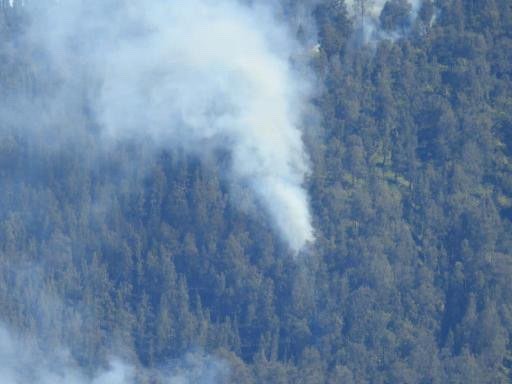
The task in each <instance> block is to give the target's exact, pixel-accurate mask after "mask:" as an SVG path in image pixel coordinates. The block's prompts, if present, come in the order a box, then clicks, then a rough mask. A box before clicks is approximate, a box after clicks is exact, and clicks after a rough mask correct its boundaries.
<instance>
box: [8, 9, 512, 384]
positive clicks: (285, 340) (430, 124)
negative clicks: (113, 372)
mask: <svg viewBox="0 0 512 384" xmlns="http://www.w3.org/2000/svg"><path fill="white" fill-rule="evenodd" d="M281 3H282V4H281V6H282V7H283V9H284V12H283V13H282V16H281V17H284V18H286V17H289V18H293V15H294V12H295V10H296V8H297V7H298V4H299V3H300V2H294V1H291V0H289V1H281ZM303 3H304V4H306V3H308V2H303ZM355 3H356V6H360V9H361V10H362V11H363V13H362V14H359V13H357V14H356V15H355V16H354V15H353V10H352V9H351V8H350V7H352V2H350V6H349V5H348V4H345V3H344V2H343V1H342V0H339V1H338V0H320V1H317V2H311V4H310V5H309V9H310V16H311V19H312V20H314V22H315V25H316V28H315V29H316V39H317V40H318V45H316V46H315V47H314V48H308V49H306V50H305V51H306V53H305V54H304V57H305V59H304V60H307V65H308V66H309V67H310V68H311V70H312V71H314V73H315V76H316V79H317V80H316V83H315V84H316V87H317V89H318V91H317V92H316V93H315V96H314V100H313V104H314V106H315V112H314V113H312V114H313V115H314V117H312V118H311V119H310V120H311V125H312V127H311V128H310V129H308V128H307V127H306V128H305V129H304V137H303V138H304V141H305V146H306V147H307V152H308V154H309V158H310V163H311V172H310V174H309V176H308V177H307V180H306V183H305V188H306V189H307V191H308V193H309V196H310V204H311V214H312V220H313V227H314V228H315V241H314V242H312V243H311V244H308V245H307V249H305V250H304V251H303V252H302V253H301V254H300V255H298V256H297V255H295V254H294V252H292V251H290V250H289V249H288V247H287V244H286V243H284V242H283V241H282V239H281V238H280V237H279V236H278V235H277V234H276V233H275V231H274V230H273V228H272V225H270V224H268V223H267V222H266V221H265V220H263V219H262V218H261V217H259V216H258V215H257V214H254V212H250V211H244V210H240V209H238V208H237V202H236V201H235V200H234V199H233V197H232V194H231V192H230V188H229V186H228V182H227V181H226V179H225V178H224V177H223V173H222V172H223V171H222V165H219V164H210V163H205V162H203V161H200V160H198V159H197V158H196V157H195V156H193V155H191V154H189V153H186V152H180V151H175V150H166V149H165V148H163V149H161V150H159V151H158V154H157V155H155V156H153V155H150V154H149V152H151V151H150V150H147V147H146V146H145V144H141V143H134V142H130V141H129V140H128V141H124V142H120V143H118V144H116V147H115V150H111V149H107V148H105V147H102V146H101V145H98V143H97V141H96V139H95V137H96V135H97V131H98V129H99V128H98V126H97V125H96V124H95V121H94V119H93V118H92V117H91V115H92V113H91V111H90V110H89V109H88V94H87V90H83V89H75V91H76V92H75V93H74V94H76V95H78V96H76V99H75V100H74V106H75V108H74V109H73V110H70V109H69V108H66V109H62V110H61V109H59V107H58V106H55V105H53V104H52V103H51V100H52V97H53V96H54V95H55V93H58V82H59V80H58V79H59V74H58V68H52V67H50V66H49V65H45V64H42V63H43V61H42V60H40V58H41V56H44V53H42V52H40V50H38V47H37V46H35V45H34V44H33V42H32V41H31V39H30V38H28V37H27V34H26V33H25V32H24V31H25V30H26V29H27V28H28V25H29V24H30V23H31V22H32V20H31V17H30V16H29V15H28V14H27V11H26V7H28V5H26V6H24V5H22V3H21V2H19V1H18V2H16V1H15V2H14V4H13V6H11V5H9V4H8V2H7V1H5V0H2V1H1V3H0V94H1V102H0V193H1V200H0V321H1V323H2V324H3V325H4V326H5V327H6V329H9V330H16V331H15V332H17V334H18V335H19V338H21V339H24V340H31V343H33V344H35V345H37V349H38V350H40V351H41V353H43V354H49V353H53V352H52V351H54V350H55V348H56V346H58V347H59V348H61V347H62V348H66V349H68V350H69V354H70V356H71V357H72V359H73V360H74V361H76V362H77V365H79V366H80V367H82V368H81V369H83V370H84V371H85V372H90V373H91V375H93V374H94V372H95V370H96V369H97V367H99V366H100V367H105V365H106V364H107V362H108V359H109V358H110V356H112V355H116V356H119V357H120V358H122V359H124V360H125V361H128V362H129V363H130V364H133V365H134V366H135V367H136V369H137V370H138V371H140V372H141V373H140V378H139V379H137V380H138V381H137V382H142V383H144V382H147V383H158V382H159V381H158V379H157V378H155V377H153V378H151V377H150V376H151V375H145V374H143V372H150V371H151V370H152V369H157V368H158V369H160V368H161V367H168V366H170V365H173V364H176V362H177V361H180V359H183V356H185V355H187V354H189V353H196V352H193V351H198V352H197V353H198V354H201V355H207V356H209V357H208V358H212V359H216V360H218V361H220V362H222V364H224V365H225V366H226V367H227V368H226V370H221V372H220V373H218V375H217V376H218V377H214V378H212V379H211V380H212V382H219V383H221V382H222V383H224V382H233V383H307V384H314V383H344V384H350V383H465V384H468V383H475V384H482V383H508V382H512V253H511V252H512V2H511V1H510V0H479V1H475V0H434V1H431V0H424V1H423V2H421V3H420V7H419V9H418V10H417V16H416V17H415V18H412V17H411V12H413V10H412V7H411V5H410V4H409V3H408V2H407V1H405V0H389V1H387V2H386V4H385V5H384V7H383V8H382V12H381V13H380V15H379V17H378V20H376V21H375V23H376V25H377V24H378V28H379V29H380V30H381V32H380V33H374V34H373V35H372V36H371V37H370V38H363V37H362V34H361V25H362V24H361V23H364V20H360V19H361V18H364V9H365V3H367V2H366V1H362V0H360V1H356V2H355ZM29 4H30V3H29ZM304 4H303V5H304ZM414 12H416V11H414ZM290 24H291V25H293V26H294V28H296V31H295V32H296V34H297V36H298V39H299V40H300V39H302V40H304V41H306V40H307V39H303V38H302V35H303V34H304V30H303V28H302V27H301V26H300V25H298V24H297V23H296V24H294V23H290ZM386 31H387V32H386ZM393 31H394V33H392V32H393ZM304 44H305V45H306V46H307V45H308V44H310V42H305V43H304ZM77 76H79V74H78V75H77ZM77 84H78V85H77ZM77 84H73V85H71V87H77V88H78V87H79V84H81V83H77ZM27 111H29V112H30V115H29V116H27ZM313 126H314V127H313ZM191 351H192V352H191ZM1 357H2V355H1V354H0V359H1ZM1 365H2V361H0V372H2V369H1ZM0 382H2V378H1V377H0ZM27 382H37V381H27ZM190 382H191V383H193V382H198V383H200V382H202V381H199V380H198V381H194V380H193V379H191V380H190ZM8 384H11V382H8Z"/></svg>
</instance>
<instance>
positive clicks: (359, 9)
mask: <svg viewBox="0 0 512 384" xmlns="http://www.w3.org/2000/svg"><path fill="white" fill-rule="evenodd" d="M388 1H389V0H345V4H346V6H347V10H348V12H349V14H350V15H351V17H352V18H353V19H354V20H355V22H356V25H358V26H359V28H360V29H361V32H362V38H363V40H364V42H365V43H368V42H372V41H376V40H377V41H378V40H380V39H383V38H385V39H396V38H398V37H400V36H402V34H403V32H404V31H403V30H393V31H389V30H384V29H383V28H382V26H381V23H380V20H379V18H380V15H381V13H382V10H383V9H384V6H385V5H386V3H387V2H388ZM408 3H409V4H410V6H411V8H410V22H411V24H412V23H413V22H414V20H416V17H417V15H418V11H419V10H420V8H421V4H422V0H408Z"/></svg>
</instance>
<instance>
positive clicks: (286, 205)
mask: <svg viewBox="0 0 512 384" xmlns="http://www.w3.org/2000/svg"><path fill="white" fill-rule="evenodd" d="M36 8H37V7H36ZM32 38H33V39H34V40H35V41H36V42H37V43H42V44H43V45H44V46H45V47H46V50H47V52H49V55H50V60H51V61H52V66H53V67H54V68H58V70H59V72H60V74H61V76H64V81H66V80H69V81H70V82H76V81H77V80H76V79H81V80H83V81H85V82H87V83H88V85H89V92H90V93H91V94H92V95H93V96H92V97H91V100H92V110H93V113H94V114H95V116H96V118H97V120H98V123H99V125H100V127H101V129H102V138H103V142H104V143H105V142H111V141H118V140H123V139H136V140H139V139H140V140H148V139H149V140H151V141H152V142H154V143H155V144H157V145H158V146H161V147H163V148H169V149H173V148H174V149H181V150H185V151H186V153H189V154H192V155H197V156H199V157H201V158H202V159H204V160H208V161H211V160H212V159H213V160H215V159H217V158H219V157H220V156H221V155H220V154H222V159H223V164H225V163H226V158H228V159H229V160H228V161H227V165H225V166H224V168H226V178H227V180H228V181H229V182H230V183H231V184H232V185H233V187H234V189H236V190H237V191H246V192H244V193H245V194H248V195H249V196H250V198H251V200H253V201H254V202H255V205H256V206H258V207H261V208H262V209H263V212H265V213H266V215H267V217H269V218H270V220H271V222H272V224H273V226H274V227H275V228H276V229H277V231H278V232H279V233H280V235H281V236H282V238H283V239H284V240H285V241H286V242H287V243H288V244H289V246H290V248H291V249H292V250H293V251H299V250H300V249H301V248H302V247H303V246H304V245H305V244H306V243H307V242H309V241H312V240H313V228H312V224H311V218H310V212H309V207H308V195H307V192H306V190H305V188H304V187H303V183H304V180H305V177H306V175H307V173H308V158H307V155H306V153H305V150H304V145H303V142H302V133H301V129H300V125H301V121H302V120H301V118H302V112H303V111H304V110H305V107H306V105H307V103H308V97H309V93H310V86H309V81H308V75H307V74H305V71H303V70H300V71H299V70H297V69H295V68H294V66H293V64H292V60H291V58H292V57H294V55H296V54H297V52H298V50H299V49H300V47H299V45H298V43H297V42H296V40H295V39H294V38H293V37H292V34H291V33H290V31H289V30H288V29H287V28H286V26H285V25H283V24H282V23H280V22H279V21H277V19H276V17H275V12H274V11H273V10H272V8H270V6H269V5H266V6H257V5H252V6H249V5H247V4H246V5H244V4H241V3H240V2H237V1H236V0H187V1H165V0H154V1H150V2H144V1H133V0H106V1H105V0H91V1H81V0H67V1H66V0H62V1H58V2H54V3H53V6H51V7H48V6H47V4H46V5H45V7H44V8H41V9H36V10H35V12H34V15H33V28H32ZM66 76H67V78H66Z"/></svg>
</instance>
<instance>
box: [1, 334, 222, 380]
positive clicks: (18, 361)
mask: <svg viewBox="0 0 512 384" xmlns="http://www.w3.org/2000/svg"><path fill="white" fill-rule="evenodd" d="M227 377H228V367H227V365H226V364H225V363H224V362H222V361H219V360H217V359H214V358H212V357H209V356H204V355H202V354H199V353H190V354H188V355H187V356H185V357H184V358H183V359H181V360H179V361H177V362H175V364H173V365H172V366H171V367H170V368H169V369H162V370H158V371H156V370H151V371H149V370H144V369H137V368H135V367H133V366H131V365H129V364H126V363H124V362H122V361H121V360H118V359H113V360H112V361H111V362H110V364H109V366H108V367H106V368H105V369H103V370H100V371H98V372H93V373H88V372H86V371H85V370H84V369H82V368H80V367H79V365H78V364H77V362H75V361H73V359H72V358H71V357H70V355H69V354H68V353H66V352H65V351H64V350H63V351H59V352H57V353H48V351H45V352H43V351H41V350H40V349H39V348H38V347H37V346H36V344H35V342H34V341H32V343H30V342H29V341H28V340H23V339H22V338H20V337H19V336H18V335H14V334H13V333H11V332H9V331H7V329H6V328H5V327H4V326H2V325H0V383H1V384H25V383H32V384H136V383H141V382H151V383H155V384H217V383H218V384H221V383H224V382H226V380H227Z"/></svg>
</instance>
